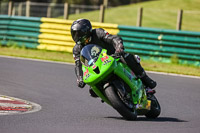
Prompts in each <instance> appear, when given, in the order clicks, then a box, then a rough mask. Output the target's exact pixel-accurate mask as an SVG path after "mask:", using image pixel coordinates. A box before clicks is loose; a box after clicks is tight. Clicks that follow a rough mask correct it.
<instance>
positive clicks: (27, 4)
mask: <svg viewBox="0 0 200 133" xmlns="http://www.w3.org/2000/svg"><path fill="white" fill-rule="evenodd" d="M26 17H30V0H27V1H26Z"/></svg>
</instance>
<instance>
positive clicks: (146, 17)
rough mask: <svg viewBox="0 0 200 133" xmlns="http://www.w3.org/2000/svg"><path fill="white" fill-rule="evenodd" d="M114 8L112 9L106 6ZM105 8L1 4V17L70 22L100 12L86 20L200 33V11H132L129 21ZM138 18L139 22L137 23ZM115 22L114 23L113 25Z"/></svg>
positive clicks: (26, 3) (44, 4)
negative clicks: (11, 16)
mask: <svg viewBox="0 0 200 133" xmlns="http://www.w3.org/2000/svg"><path fill="white" fill-rule="evenodd" d="M107 8H111V7H107ZM104 10H105V8H102V6H94V5H92V6H90V5H75V4H70V5H68V4H67V3H64V4H56V3H38V2H30V1H27V2H0V14H2V15H3V14H4V15H13V16H27V17H47V18H64V19H68V18H69V15H71V16H70V18H72V19H77V18H79V17H80V15H72V14H80V13H84V12H89V11H98V12H100V13H99V15H96V14H95V13H94V14H91V15H88V16H87V17H88V18H87V19H90V20H91V21H95V22H97V21H99V22H104V19H105V20H106V21H105V22H106V23H117V24H122V25H130V24H131V25H136V26H139V27H141V26H144V27H154V28H168V29H177V30H191V31H200V23H199V22H200V17H199V16H200V11H198V10H196V11H195V10H184V11H183V10H179V11H178V10H171V9H156V8H145V9H143V8H141V9H139V10H137V8H133V9H132V11H131V14H130V13H129V16H130V17H129V18H128V19H127V18H123V16H124V12H121V13H120V14H113V13H111V14H110V12H107V11H106V15H104V14H105V12H104ZM115 15H116V18H117V17H118V16H120V18H121V19H124V20H125V21H123V22H122V21H121V19H120V20H119V22H118V20H117V19H114V20H113V19H111V17H115ZM135 19H136V20H135ZM113 21H114V22H113Z"/></svg>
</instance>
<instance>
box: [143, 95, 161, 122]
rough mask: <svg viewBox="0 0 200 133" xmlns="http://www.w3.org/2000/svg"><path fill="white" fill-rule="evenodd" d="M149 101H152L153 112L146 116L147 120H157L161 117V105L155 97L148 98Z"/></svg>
mask: <svg viewBox="0 0 200 133" xmlns="http://www.w3.org/2000/svg"><path fill="white" fill-rule="evenodd" d="M148 100H151V110H150V111H149V112H148V113H147V114H145V116H146V117H147V118H151V119H155V118H157V117H158V116H159V115H160V112H161V107H160V104H159V102H158V100H157V99H156V97H155V96H154V95H151V96H148Z"/></svg>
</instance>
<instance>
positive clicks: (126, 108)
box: [105, 86, 137, 120]
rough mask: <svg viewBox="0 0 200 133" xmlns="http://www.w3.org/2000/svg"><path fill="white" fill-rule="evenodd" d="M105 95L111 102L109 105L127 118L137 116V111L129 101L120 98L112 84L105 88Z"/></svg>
mask: <svg viewBox="0 0 200 133" xmlns="http://www.w3.org/2000/svg"><path fill="white" fill-rule="evenodd" d="M105 95H106V96H107V98H108V100H109V101H110V102H111V105H112V107H113V108H114V109H116V110H117V112H118V113H119V114H121V115H122V116H123V117H124V118H125V119H127V120H135V119H136V118H137V111H136V108H135V106H134V105H130V103H125V101H124V100H122V98H120V95H119V93H118V92H117V89H116V90H115V88H114V86H108V87H107V88H106V89H105Z"/></svg>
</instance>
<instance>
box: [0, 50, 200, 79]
mask: <svg viewBox="0 0 200 133" xmlns="http://www.w3.org/2000/svg"><path fill="white" fill-rule="evenodd" d="M0 55H6V56H15V57H24V58H33V59H42V60H50V61H59V62H69V63H74V59H73V55H72V54H71V53H66V52H55V51H46V50H34V49H25V48H17V47H2V46H0ZM141 64H142V66H143V67H144V69H145V70H148V71H157V72H166V73H176V74H184V75H193V76H200V67H195V66H186V65H179V64H173V63H159V62H153V61H145V60H144V61H142V63H141Z"/></svg>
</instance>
